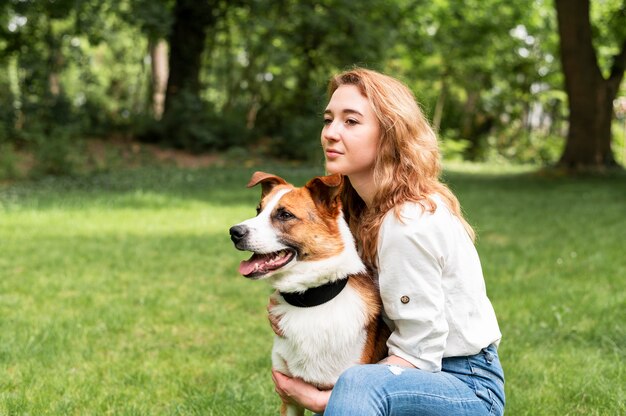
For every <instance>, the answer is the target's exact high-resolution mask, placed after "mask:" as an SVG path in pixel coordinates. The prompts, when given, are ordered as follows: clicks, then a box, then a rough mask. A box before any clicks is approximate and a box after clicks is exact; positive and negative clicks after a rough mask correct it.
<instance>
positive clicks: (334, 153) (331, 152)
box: [326, 149, 342, 159]
mask: <svg viewBox="0 0 626 416" xmlns="http://www.w3.org/2000/svg"><path fill="white" fill-rule="evenodd" d="M341 154H342V153H340V152H338V151H336V150H333V149H326V158H327V159H335V158H337V157H339V156H341Z"/></svg>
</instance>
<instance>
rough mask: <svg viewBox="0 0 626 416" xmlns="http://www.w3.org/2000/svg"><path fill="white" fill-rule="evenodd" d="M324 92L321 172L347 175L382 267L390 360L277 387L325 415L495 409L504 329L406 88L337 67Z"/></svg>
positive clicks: (370, 256)
mask: <svg viewBox="0 0 626 416" xmlns="http://www.w3.org/2000/svg"><path fill="white" fill-rule="evenodd" d="M329 97H330V101H329V103H328V106H327V107H326V110H325V111H324V127H323V129H322V134H321V141H322V146H323V148H324V153H325V156H326V170H327V171H328V172H329V173H341V174H343V175H345V176H346V186H345V189H344V193H343V204H344V211H345V213H346V216H347V218H348V221H349V223H350V227H351V228H352V231H353V232H354V234H355V236H356V240H357V241H358V243H359V248H360V250H361V252H362V255H363V258H364V261H365V262H366V263H367V264H368V265H369V266H370V267H372V269H373V270H375V271H376V272H377V273H378V279H379V285H380V294H381V297H382V300H383V305H384V313H385V318H386V321H387V322H388V324H389V326H390V328H391V330H392V334H391V337H390V338H389V341H388V343H387V345H388V347H389V356H388V357H387V358H386V359H385V360H383V361H382V362H380V363H379V364H372V365H360V366H356V367H353V368H350V369H348V370H347V371H345V372H344V373H343V374H342V375H341V377H340V378H339V380H338V381H337V384H336V385H335V386H334V387H333V389H332V390H331V391H320V390H318V389H316V388H315V387H314V386H312V385H309V384H307V383H305V382H304V381H302V380H299V379H296V378H289V377H287V376H285V375H284V374H281V373H278V372H276V371H273V373H272V375H273V379H274V382H275V384H276V391H277V392H278V394H279V395H280V396H281V398H282V399H283V400H284V401H294V402H298V403H300V404H301V405H302V406H304V407H306V408H308V409H310V410H312V411H314V412H319V413H321V412H324V414H325V415H326V416H328V415H359V416H362V415H488V414H493V415H501V414H502V413H503V411H504V377H503V372H502V368H501V366H500V362H499V360H498V354H497V350H496V348H497V345H498V343H499V341H500V338H501V334H500V330H499V328H498V323H497V320H496V317H495V313H494V310H493V307H492V306H491V303H490V301H489V299H488V298H487V295H486V290H485V283H484V279H483V275H482V270H481V266H480V260H479V258H478V255H477V253H476V249H475V248H474V244H473V239H474V233H473V230H472V228H471V227H470V226H469V224H468V223H467V222H466V221H465V220H464V219H463V216H462V214H461V209H460V206H459V202H458V200H457V199H456V197H455V196H454V195H453V194H452V192H451V191H450V190H449V189H448V188H447V187H446V186H445V185H443V184H442V183H441V182H439V179H438V176H439V174H440V170H441V166H440V161H439V150H438V147H437V139H436V137H435V134H434V132H433V131H432V129H431V127H430V126H429V124H428V122H427V120H426V118H425V117H424V115H423V114H422V112H421V110H420V108H419V106H418V104H417V102H416V101H415V98H414V97H413V95H412V93H411V92H410V90H409V89H408V88H407V87H406V86H405V85H403V84H402V83H400V82H399V81H397V80H395V79H393V78H390V77H388V76H385V75H383V74H380V73H377V72H374V71H370V70H366V69H360V68H357V69H354V70H351V71H347V72H344V73H342V74H339V75H337V76H335V77H334V78H333V79H332V80H331V81H330V84H329ZM273 326H274V329H275V330H276V322H274V325H273Z"/></svg>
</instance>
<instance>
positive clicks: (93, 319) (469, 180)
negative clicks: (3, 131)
mask: <svg viewBox="0 0 626 416" xmlns="http://www.w3.org/2000/svg"><path fill="white" fill-rule="evenodd" d="M256 169H261V170H266V171H270V172H275V173H277V174H280V175H283V176H284V177H285V178H287V179H289V180H291V181H293V182H294V183H296V184H300V185H301V184H303V183H304V182H305V181H306V180H307V179H308V178H310V177H311V176H314V175H316V174H320V173H322V172H321V169H320V168H294V167H293V166H269V165H267V166H257V167H253V168H249V169H243V168H241V167H236V168H228V169H204V170H179V169H172V168H163V167H160V168H148V169H139V170H133V171H127V170H118V171H113V172H110V173H107V174H97V175H93V176H83V177H80V178H67V177H46V178H42V179H40V180H38V181H35V182H21V183H16V184H14V185H12V186H2V187H0V235H2V238H1V239H0V252H2V256H0V270H2V273H3V274H2V279H0V293H1V294H2V295H1V296H0V368H2V369H3V376H2V377H0V413H1V414H155V415H156V414H176V415H232V416H239V415H243V414H254V415H274V414H276V412H277V409H278V405H279V400H278V399H277V397H276V395H275V393H274V389H273V385H272V381H271V377H270V372H269V370H270V366H271V364H270V358H269V357H270V355H269V354H270V349H271V342H272V333H271V330H270V328H269V326H268V324H267V316H266V310H265V306H266V304H267V297H268V296H269V294H270V293H271V289H270V288H269V287H268V286H267V285H266V284H264V283H263V282H251V281H249V280H247V279H244V278H242V277H241V276H239V275H238V274H237V272H236V270H237V264H238V263H239V261H240V260H241V259H243V258H244V257H245V256H246V255H245V253H241V252H239V251H237V250H235V249H234V248H233V247H232V243H231V242H230V241H229V238H228V227H229V226H230V225H231V224H235V223H237V222H239V221H241V220H242V219H244V218H248V217H249V216H252V215H254V207H255V206H256V204H257V203H258V197H259V193H258V192H259V191H258V190H250V189H246V188H245V184H246V183H247V181H248V179H249V176H250V174H251V172H252V171H253V170H256ZM503 170H505V171H506V173H502V171H503ZM470 171H472V172H473V173H469V172H470ZM494 172H500V173H494ZM446 181H447V182H448V183H449V185H450V186H451V187H452V188H453V189H454V190H455V192H456V193H457V195H458V196H459V198H460V200H461V202H462V204H463V208H464V211H465V212H466V214H467V216H468V218H469V220H470V222H471V223H472V224H473V225H474V226H475V227H476V228H477V231H478V251H479V253H480V256H481V261H482V264H483V267H484V271H485V277H486V280H487V290H488V294H489V296H490V298H491V300H492V302H493V304H494V307H495V309H496V312H497V315H498V319H499V323H500V326H501V329H502V332H503V334H504V337H503V340H502V343H501V345H500V350H499V352H500V356H501V360H502V363H503V366H504V369H505V373H506V394H507V414H512V415H539V416H542V415H546V416H552V415H577V414H580V415H618V414H624V412H625V411H626V401H625V391H624V383H623V382H622V380H623V375H624V361H623V357H624V354H625V353H626V351H625V350H624V349H625V346H626V332H624V329H625V328H624V326H623V310H624V307H626V298H625V293H624V291H623V290H621V288H622V285H623V276H624V275H625V274H626V265H625V263H624V260H623V250H622V246H623V244H622V242H623V233H622V230H623V229H624V227H626V223H625V218H624V212H623V211H624V210H623V208H624V204H625V203H626V200H625V199H624V198H625V195H626V192H624V190H625V189H626V177H624V176H609V177H604V178H578V179H577V180H571V179H566V178H558V177H542V176H540V175H537V174H530V173H529V169H528V168H521V167H515V168H511V167H509V168H503V167H502V166H486V167H485V166H477V165H469V166H468V165H452V166H449V169H448V170H447V171H446ZM598 206H601V207H602V210H601V211H600V212H599V211H598ZM581 219H582V220H581Z"/></svg>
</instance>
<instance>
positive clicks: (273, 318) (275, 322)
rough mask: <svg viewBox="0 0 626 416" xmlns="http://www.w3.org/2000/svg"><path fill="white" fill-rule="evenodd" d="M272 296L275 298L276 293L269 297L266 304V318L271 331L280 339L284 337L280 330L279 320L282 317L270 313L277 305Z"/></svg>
mask: <svg viewBox="0 0 626 416" xmlns="http://www.w3.org/2000/svg"><path fill="white" fill-rule="evenodd" d="M274 296H276V293H274V294H273V295H272V296H270V300H269V302H268V304H267V318H268V319H269V321H270V326H271V327H272V331H274V333H275V334H276V335H278V336H279V337H282V336H284V334H283V331H282V330H281V329H280V318H281V316H282V315H276V314H275V313H272V308H273V307H274V306H276V305H278V302H276V298H275V297H274Z"/></svg>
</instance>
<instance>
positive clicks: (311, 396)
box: [272, 369, 332, 413]
mask: <svg viewBox="0 0 626 416" xmlns="http://www.w3.org/2000/svg"><path fill="white" fill-rule="evenodd" d="M272 380H274V384H275V385H276V393H278V395H279V396H280V398H281V399H282V401H283V402H285V403H294V404H298V405H300V406H302V407H304V408H306V409H309V410H310V411H312V412H315V413H322V412H323V411H324V409H326V404H327V403H328V399H329V398H330V393H331V391H332V390H320V389H318V388H317V387H315V386H313V385H312V384H308V383H306V382H304V381H303V380H302V379H299V378H292V377H288V376H286V375H284V374H283V373H280V372H278V371H276V370H274V369H272Z"/></svg>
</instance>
